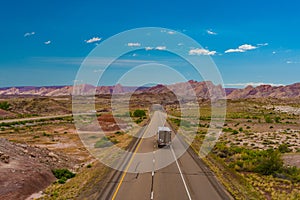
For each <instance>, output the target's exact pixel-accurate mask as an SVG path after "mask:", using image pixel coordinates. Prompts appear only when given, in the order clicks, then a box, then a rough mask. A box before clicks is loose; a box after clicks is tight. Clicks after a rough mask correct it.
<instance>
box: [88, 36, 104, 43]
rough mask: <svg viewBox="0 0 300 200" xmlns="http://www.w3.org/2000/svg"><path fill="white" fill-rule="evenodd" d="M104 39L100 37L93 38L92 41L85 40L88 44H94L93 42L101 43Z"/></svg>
mask: <svg viewBox="0 0 300 200" xmlns="http://www.w3.org/2000/svg"><path fill="white" fill-rule="evenodd" d="M101 39H102V38H99V37H93V38H91V39H88V40H85V42H86V43H93V42H99V41H100V40H101Z"/></svg>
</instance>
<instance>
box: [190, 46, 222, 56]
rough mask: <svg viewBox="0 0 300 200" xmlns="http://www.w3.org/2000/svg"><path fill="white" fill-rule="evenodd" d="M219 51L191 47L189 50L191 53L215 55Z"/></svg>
mask: <svg viewBox="0 0 300 200" xmlns="http://www.w3.org/2000/svg"><path fill="white" fill-rule="evenodd" d="M216 53H217V52H216V51H209V50H207V49H199V48H196V49H191V50H190V51H189V55H206V56H213V55H215V54H216Z"/></svg>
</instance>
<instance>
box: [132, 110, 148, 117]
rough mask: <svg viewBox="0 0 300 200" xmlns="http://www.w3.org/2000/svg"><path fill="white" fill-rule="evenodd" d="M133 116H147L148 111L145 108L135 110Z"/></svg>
mask: <svg viewBox="0 0 300 200" xmlns="http://www.w3.org/2000/svg"><path fill="white" fill-rule="evenodd" d="M133 116H134V117H144V116H146V112H145V111H144V110H139V109H137V110H135V111H134V112H133Z"/></svg>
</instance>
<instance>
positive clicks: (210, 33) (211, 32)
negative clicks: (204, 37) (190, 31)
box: [206, 30, 217, 35]
mask: <svg viewBox="0 0 300 200" xmlns="http://www.w3.org/2000/svg"><path fill="white" fill-rule="evenodd" d="M206 33H207V34H209V35H217V33H216V32H213V31H212V30H207V31H206Z"/></svg>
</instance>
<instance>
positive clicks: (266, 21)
mask: <svg viewBox="0 0 300 200" xmlns="http://www.w3.org/2000/svg"><path fill="white" fill-rule="evenodd" d="M299 7H300V2H299V1H296V0H295V1H291V0H286V1H258V0H253V1H242V0H232V1H223V0H222V1H221V0H219V1H214V0H210V1H201V0H195V1H168V2H166V1H156V0H154V1H126V2H125V1H109V2H108V1H89V0H86V1H69V0H64V1H57V0H51V1H48V0H44V1H40V0H27V1H21V0H19V1H15V0H11V1H2V2H1V6H0V23H1V32H0V36H1V37H0V44H1V45H0V70H1V74H0V87H7V86H45V85H71V84H73V81H74V80H75V77H76V73H77V70H78V69H79V67H80V64H81V62H82V61H83V59H84V58H85V57H86V56H87V55H88V54H89V53H90V51H92V50H93V49H94V48H95V47H96V44H100V43H101V42H103V41H104V40H106V39H107V38H109V37H111V36H113V35H115V34H117V33H119V32H122V31H125V30H129V29H133V28H139V27H164V28H168V29H173V30H176V31H179V32H182V33H184V34H186V35H188V36H190V37H192V38H193V39H195V40H196V41H197V42H198V43H199V44H201V45H202V47H203V50H199V49H198V51H195V52H194V53H195V54H197V55H201V54H202V55H203V54H210V55H211V58H212V59H213V60H214V62H215V63H216V65H217V67H218V68H219V71H220V73H221V75H222V78H223V80H224V83H225V86H226V87H243V86H245V85H246V84H247V83H253V84H254V85H256V84H259V83H271V84H291V83H295V82H300V76H299V75H300V37H299V36H300V26H299V24H300V12H299V10H298V9H299ZM99 39H100V40H99ZM98 40H99V41H98ZM130 42H133V41H128V43H130ZM148 54H149V53H148ZM132 55H135V56H132ZM145 55H146V54H145V53H143V52H140V53H134V52H133V53H131V54H128V55H127V57H126V56H125V58H126V60H127V59H128V58H130V59H132V60H143V59H151V60H153V59H154V60H157V61H160V60H168V61H171V60H172V59H176V58H173V57H172V56H170V55H169V54H164V53H162V52H161V51H153V52H152V53H151V56H150V58H149V55H148V57H147V58H145V57H146V56H145ZM171 63H172V62H171ZM126 64H128V63H126ZM122 67H124V66H122V65H121V64H119V65H116V66H114V67H113V68H112V71H111V73H110V75H109V76H111V77H113V76H114V75H117V73H120V71H122V70H123V68H122ZM174 67H175V68H176V67H178V66H174ZM180 70H181V73H185V72H186V73H187V72H188V69H185V68H184V67H183V68H181V69H180ZM185 70H186V71H185ZM191 78H194V77H192V76H191ZM109 79H110V77H107V78H106V81H104V82H103V83H102V84H108V85H109V84H110V81H109ZM195 79H196V78H195Z"/></svg>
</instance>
